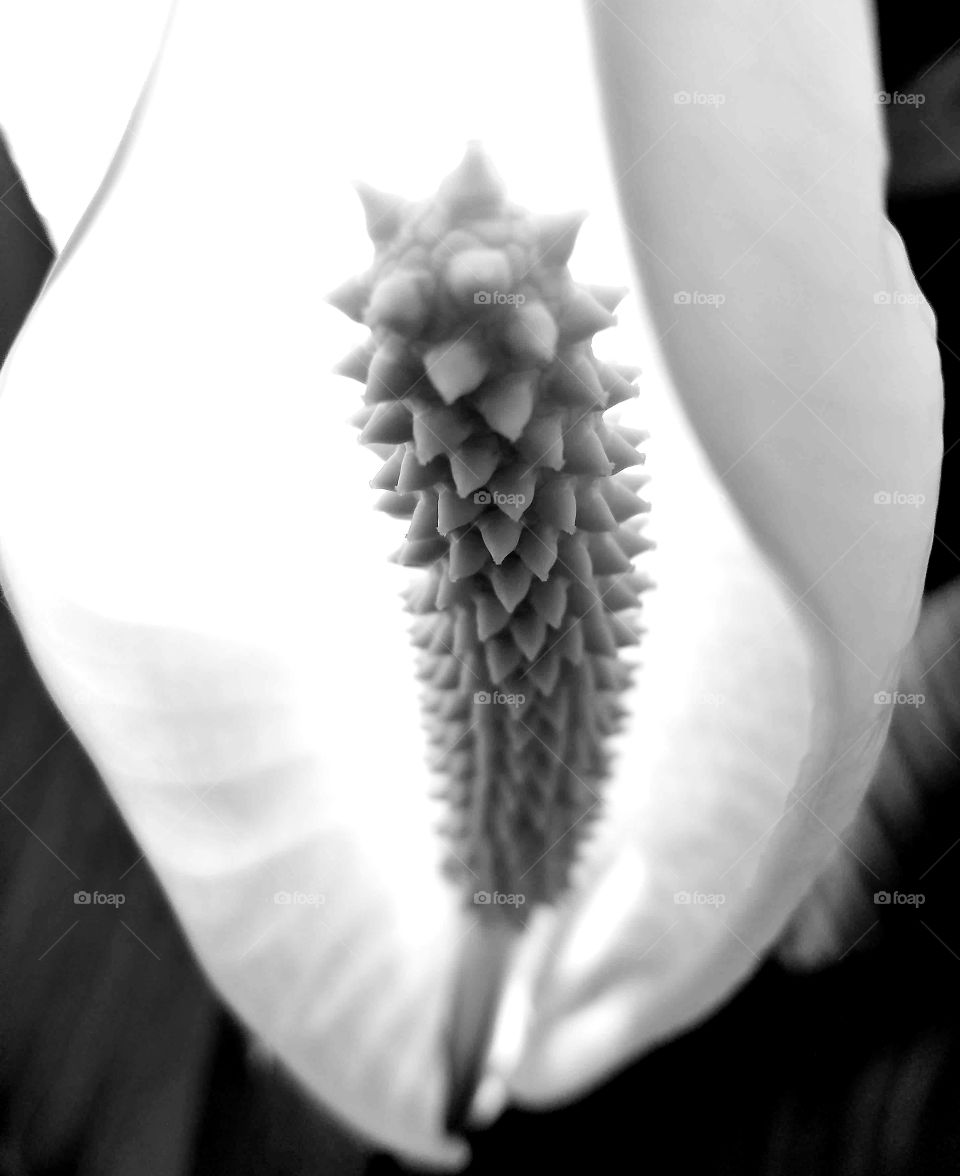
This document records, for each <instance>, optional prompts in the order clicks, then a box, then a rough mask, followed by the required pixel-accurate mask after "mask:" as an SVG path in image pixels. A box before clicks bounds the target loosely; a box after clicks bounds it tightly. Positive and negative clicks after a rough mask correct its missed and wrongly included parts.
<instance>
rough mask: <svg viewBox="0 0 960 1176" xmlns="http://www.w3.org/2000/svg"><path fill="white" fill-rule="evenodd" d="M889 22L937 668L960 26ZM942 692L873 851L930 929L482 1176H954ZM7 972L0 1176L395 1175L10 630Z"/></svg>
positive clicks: (548, 1123)
mask: <svg viewBox="0 0 960 1176" xmlns="http://www.w3.org/2000/svg"><path fill="white" fill-rule="evenodd" d="M879 20H880V30H881V49H882V64H883V73H884V86H885V88H886V89H887V90H888V91H894V90H899V91H901V92H910V93H913V92H920V93H923V94H924V95H925V97H926V99H927V100H926V102H925V103H924V104H923V105H922V106H919V107H917V106H897V107H894V106H891V107H889V108H888V109H887V114H888V118H889V132H890V138H891V144H892V150H893V161H892V168H891V177H890V215H891V218H892V220H893V221H894V223H895V225H896V226H897V228H898V229H899V231H900V232H901V234H902V235H903V237H904V239H905V241H906V244H907V248H908V250H909V253H910V257H911V261H912V263H913V267H914V270H915V273H916V274H917V277H918V280H919V281H920V284H921V286H922V288H923V290H924V293H925V294H926V295H927V297H928V298H929V300H930V302H931V304H932V305H933V307H934V309H935V311H936V313H937V317H938V320H939V341H940V347H941V356H942V361H943V368H944V375H945V380H946V421H945V431H946V441H945V445H946V456H945V459H944V467H943V475H944V481H943V487H944V489H943V495H942V498H941V504H940V510H939V512H938V516H937V528H936V530H937V538H936V540H935V543H934V550H933V553H932V557H931V563H930V571H929V576H928V589H929V590H930V592H931V595H930V597H929V611H928V613H927V615H926V616H925V619H924V624H923V625H922V626H921V633H920V636H919V638H918V641H919V649H920V655H919V656H918V661H917V664H918V665H922V666H924V667H926V666H929V665H930V663H932V662H933V661H934V660H935V659H936V658H937V657H940V656H941V654H942V653H943V652H944V651H946V650H948V648H949V647H950V645H951V643H952V642H953V641H954V640H955V639H957V638H960V588H958V585H957V584H955V583H953V581H954V580H955V578H956V577H957V575H958V572H960V567H958V564H960V557H958V554H956V553H960V534H958V529H960V519H958V518H957V517H955V516H954V513H953V511H952V503H953V501H954V494H953V493H952V492H953V490H954V488H955V487H954V484H955V482H956V480H957V470H958V465H957V463H958V461H960V447H956V448H955V446H957V442H958V440H960V402H958V377H960V317H958V314H957V312H956V310H955V307H954V300H953V293H954V289H955V287H956V286H957V284H958V281H960V247H956V248H955V246H957V245H958V241H960V27H954V26H956V25H957V21H956V20H950V19H948V17H947V16H946V15H945V14H944V12H941V11H940V10H939V9H937V8H935V7H934V6H933V5H929V4H913V5H909V6H906V5H902V4H894V3H882V4H880V6H879ZM0 122H2V112H0ZM0 193H2V196H0V357H2V356H3V355H5V354H6V351H7V349H8V347H9V345H10V343H11V341H12V339H13V337H14V335H15V333H16V331H17V329H18V327H19V325H20V323H21V322H22V321H23V318H24V316H25V314H26V312H27V310H28V309H29V306H30V304H31V302H32V301H33V298H34V297H35V295H36V292H37V290H38V288H39V285H40V283H41V282H42V280H43V276H44V274H45V273H46V270H47V268H48V267H49V265H50V262H51V261H52V252H51V249H50V245H49V242H48V241H47V238H46V234H45V232H44V229H43V225H42V223H41V222H40V221H39V219H38V218H37V216H36V213H35V212H34V210H33V208H32V205H31V204H30V200H29V197H28V194H27V192H26V191H25V189H24V186H23V184H22V183H21V182H20V180H19V177H18V176H17V174H16V172H15V170H14V168H13V165H12V164H11V162H10V160H9V156H8V155H7V153H6V150H5V149H4V148H2V145H0ZM51 427H56V424H55V422H52V423H51ZM936 589H939V591H934V590H936ZM907 685H908V683H905V688H906V686H907ZM923 687H924V689H925V691H926V692H927V694H928V696H932V705H930V704H928V706H927V707H926V708H925V712H924V713H925V717H926V727H925V728H924V730H925V731H926V732H927V733H926V734H925V733H924V730H921V729H920V727H921V726H923V724H919V723H918V721H917V720H916V718H915V717H914V716H909V715H905V714H904V715H903V716H901V714H900V711H906V710H907V709H908V708H898V713H897V716H896V718H895V721H894V729H893V733H892V736H891V741H890V745H889V747H888V754H887V757H886V760H885V764H884V767H883V769H882V770H881V772H880V774H879V776H878V779H877V781H876V782H875V784H874V787H873V789H872V791H871V796H870V801H869V805H868V810H869V812H868V816H869V817H870V818H871V822H870V829H869V830H868V832H867V833H866V834H865V835H864V838H863V842H862V844H858V854H859V856H860V857H861V858H863V860H864V862H865V868H867V869H869V870H870V872H871V873H872V876H873V877H876V876H878V875H880V874H882V877H883V880H884V885H885V886H886V888H888V889H894V888H895V887H897V886H899V888H900V889H901V890H906V891H909V890H910V889H917V890H923V891H924V892H925V894H926V896H927V902H926V904H925V906H924V908H923V910H922V912H918V911H916V910H915V909H913V908H907V909H904V908H902V907H892V906H891V907H872V908H870V910H869V918H867V916H864V915H863V913H862V911H861V914H860V916H859V917H858V916H857V915H855V914H854V915H851V914H850V913H849V912H845V911H844V909H843V904H842V903H835V904H834V907H833V908H831V909H832V911H833V914H832V916H831V917H833V918H834V919H835V922H836V927H835V932H836V938H837V950H836V952H835V955H836V956H837V958H838V961H839V962H836V963H833V964H832V966H830V967H828V968H826V969H824V970H822V971H818V972H813V973H803V972H796V971H789V970H787V969H785V968H784V967H782V966H781V965H780V964H779V963H778V962H777V961H776V959H771V960H770V961H768V962H767V964H766V965H765V966H764V967H763V968H762V969H761V970H760V971H759V973H758V974H757V975H756V976H755V978H754V979H753V980H752V982H751V983H750V984H749V985H747V987H745V988H744V989H743V990H742V991H741V992H740V993H739V994H738V995H737V996H736V997H735V999H734V1000H733V1001H732V1002H731V1003H730V1004H728V1005H727V1006H726V1007H725V1008H724V1009H723V1010H722V1011H721V1012H720V1013H719V1014H717V1015H715V1016H714V1017H713V1018H711V1019H710V1020H709V1021H708V1022H706V1023H705V1024H704V1025H702V1026H700V1027H698V1028H696V1029H695V1030H693V1031H691V1032H689V1033H687V1034H685V1035H684V1036H682V1037H680V1038H678V1039H676V1040H674V1041H672V1042H671V1043H670V1044H669V1045H667V1046H665V1047H664V1048H662V1049H659V1050H657V1051H656V1052H654V1053H652V1054H650V1055H648V1056H647V1057H645V1058H644V1059H642V1060H641V1061H640V1062H638V1063H637V1064H635V1065H634V1066H632V1067H630V1068H629V1069H627V1070H626V1071H624V1072H623V1073H621V1074H620V1075H618V1076H617V1077H616V1078H615V1079H613V1080H612V1081H610V1082H609V1083H607V1084H606V1085H605V1086H603V1087H601V1088H600V1089H598V1090H596V1091H595V1092H594V1093H592V1094H591V1095H589V1096H588V1097H587V1098H584V1099H582V1100H581V1101H579V1102H578V1103H576V1104H574V1105H572V1106H569V1107H566V1108H563V1109H560V1110H556V1111H553V1112H551V1113H549V1114H529V1113H524V1112H521V1111H518V1110H515V1111H511V1112H509V1113H508V1114H506V1115H505V1116H504V1117H503V1118H502V1119H501V1120H500V1121H499V1122H498V1123H497V1124H495V1125H494V1127H493V1128H491V1129H490V1130H488V1131H485V1132H483V1133H480V1134H478V1135H477V1136H476V1137H475V1138H474V1139H473V1145H474V1152H475V1159H474V1163H473V1165H472V1168H471V1171H473V1172H476V1173H486V1172H488V1171H489V1172H496V1171H498V1170H499V1171H503V1170H515V1169H516V1168H518V1167H521V1166H523V1167H526V1166H527V1165H532V1166H535V1167H542V1168H545V1169H548V1170H549V1169H552V1168H553V1167H555V1166H556V1167H570V1168H574V1169H578V1170H579V1169H581V1168H587V1167H589V1168H592V1169H602V1170H604V1171H620V1170H631V1171H632V1170H635V1169H645V1170H647V1171H650V1172H661V1171H667V1170H670V1171H674V1170H676V1171H690V1172H698V1173H717V1174H727V1173H729V1174H731V1176H732V1174H734V1173H736V1174H738V1176H750V1174H754V1173H756V1174H759V1173H764V1174H767V1173H777V1174H784V1176H793V1174H796V1176H819V1174H821V1173H844V1174H861V1173H862V1174H863V1176H877V1174H883V1173H914V1172H920V1173H931V1174H933V1173H937V1174H939V1173H946V1172H952V1171H955V1170H958V1169H960V1114H958V1107H960V1016H958V1012H957V995H956V994H957V992H958V987H960V986H958V981H960V912H958V903H957V898H956V896H960V887H958V885H957V882H958V880H960V849H958V850H957V851H956V852H952V850H953V846H954V843H955V842H956V841H957V840H960V800H958V799H957V789H956V787H955V785H956V782H957V781H956V777H957V775H958V768H960V759H958V758H957V754H955V752H956V753H960V722H958V720H957V718H956V711H957V710H958V709H960V708H958V706H957V704H956V703H955V702H954V699H956V698H957V696H958V694H960V654H958V653H957V651H956V650H953V651H952V652H950V653H947V655H946V656H944V657H942V660H941V661H940V662H939V663H938V666H937V671H936V675H931V676H926V677H924V680H923ZM931 728H932V729H933V730H932V732H931ZM931 735H932V736H933V737H934V738H935V739H936V743H935V744H934V743H932V742H931ZM120 879H122V884H120V882H119V881H118V880H120ZM861 881H862V883H863V885H864V887H866V888H867V889H870V888H872V884H871V878H870V877H869V876H867V875H866V874H865V875H864V877H863V878H862V879H861ZM79 889H86V890H94V889H99V890H101V891H108V892H109V891H111V890H115V889H122V890H123V891H124V892H125V893H126V895H127V902H126V905H125V907H124V908H123V909H122V910H121V911H119V912H118V911H115V910H114V909H113V908H96V909H94V908H89V907H76V906H75V905H74V904H73V892H74V891H75V890H79ZM81 916H82V917H81ZM132 929H135V930H132ZM0 949H2V957H0V1176H107V1174H109V1176H127V1174H130V1176H133V1174H137V1176H144V1174H145V1176H193V1174H196V1176H221V1174H222V1176H228V1174H229V1176H308V1174H310V1176H313V1174H321V1173H332V1174H334V1176H353V1174H359V1173H364V1172H369V1173H370V1174H371V1176H375V1174H376V1173H381V1174H385V1173H388V1172H397V1171H400V1170H401V1169H399V1168H398V1166H397V1165H396V1164H395V1162H394V1161H393V1160H392V1159H391V1158H390V1157H387V1156H382V1155H380V1156H373V1155H371V1154H370V1153H369V1151H368V1150H367V1149H366V1148H365V1146H363V1145H361V1144H360V1143H358V1142H357V1141H356V1140H354V1139H353V1138H352V1137H351V1136H350V1135H349V1134H348V1133H347V1132H346V1131H345V1130H344V1129H343V1128H342V1127H340V1126H339V1125H337V1124H335V1123H334V1122H333V1121H331V1120H330V1119H329V1118H328V1117H327V1116H326V1115H324V1114H323V1113H322V1112H321V1111H320V1110H319V1109H318V1108H317V1107H316V1106H315V1105H313V1104H312V1103H311V1102H310V1101H309V1100H308V1099H307V1098H306V1097H305V1096H304V1095H303V1094H302V1093H301V1092H300V1091H299V1090H298V1089H296V1088H295V1086H294V1085H293V1084H292V1083H291V1082H290V1081H289V1080H288V1079H287V1078H286V1076H285V1075H284V1074H283V1073H282V1072H281V1071H280V1070H279V1069H278V1068H276V1067H275V1066H274V1065H272V1064H271V1063H269V1062H268V1061H265V1060H264V1059H263V1058H262V1057H260V1056H259V1055H257V1054H256V1053H255V1051H254V1050H253V1049H252V1048H251V1045H250V1043H249V1040H248V1038H247V1035H246V1034H245V1033H244V1032H243V1031H242V1030H241V1029H239V1027H238V1026H237V1025H236V1024H235V1023H234V1022H233V1020H232V1018H231V1017H230V1016H229V1015H227V1014H226V1012H225V1011H224V1010H223V1009H222V1007H221V1005H220V1003H219V1001H218V1000H217V998H216V997H215V996H214V995H213V994H212V992H211V991H210V989H209V987H208V986H207V984H206V982H205V980H204V979H203V978H202V977H201V975H200V974H199V972H198V970H197V968H196V967H195V965H194V964H193V962H192V960H191V958H190V955H189V953H188V951H187V949H186V947H185V945H184V943H183V940H182V937H181V935H180V933H179V930H178V928H177V926H176V924H175V922H174V920H173V918H172V916H171V914H170V912H169V910H168V908H167V906H166V903H165V901H164V899H163V897H162V895H161V894H160V892H159V889H158V887H157V885H156V883H155V881H154V879H153V877H152V875H151V873H150V871H149V869H148V867H147V866H146V864H145V863H144V862H143V861H140V860H139V852H138V850H137V848H136V846H135V845H134V844H133V843H132V841H131V839H130V837H129V835H128V834H127V832H126V830H125V828H124V827H123V825H122V823H121V821H120V819H119V817H118V816H117V814H116V812H115V811H114V809H113V806H112V804H111V802H110V801H109V799H108V798H107V796H106V793H105V791H104V789H103V786H102V784H101V783H100V781H99V779H98V778H97V775H96V772H95V771H94V770H93V768H92V767H91V765H90V763H89V761H88V760H87V758H86V756H85V755H84V753H83V751H82V750H81V748H80V747H79V745H78V744H77V742H76V740H75V739H74V737H73V736H72V734H71V733H70V732H69V731H68V730H67V729H66V725H65V723H64V721H63V719H62V718H61V716H60V715H59V713H58V712H57V711H56V709H55V708H54V707H53V705H52V704H51V703H50V701H49V699H48V698H47V696H46V693H45V691H44V689H43V687H42V686H41V684H40V683H39V681H38V679H37V677H36V675H35V673H34V672H33V669H32V667H31V665H30V663H29V661H28V659H27V658H26V655H25V653H24V650H23V646H22V644H21V641H20V638H19V634H18V633H17V631H16V629H15V627H14V624H13V622H12V618H11V616H10V614H9V611H8V610H7V609H6V608H2V609H0ZM840 957H842V958H840Z"/></svg>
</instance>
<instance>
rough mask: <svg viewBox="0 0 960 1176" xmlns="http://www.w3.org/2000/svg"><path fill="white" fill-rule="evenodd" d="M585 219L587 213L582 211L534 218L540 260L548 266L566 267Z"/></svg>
mask: <svg viewBox="0 0 960 1176" xmlns="http://www.w3.org/2000/svg"><path fill="white" fill-rule="evenodd" d="M586 219H587V213H586V211H585V210H583V209H578V210H576V211H575V212H561V213H549V214H547V215H545V216H538V217H536V218H535V223H536V229H537V239H538V243H539V252H540V258H541V260H542V261H544V262H547V263H548V264H550V265H566V264H567V262H568V261H569V260H570V255H571V253H573V247H574V245H576V243H577V234H578V233H579V232H580V229H581V228H582V227H583V222H584V221H585V220H586Z"/></svg>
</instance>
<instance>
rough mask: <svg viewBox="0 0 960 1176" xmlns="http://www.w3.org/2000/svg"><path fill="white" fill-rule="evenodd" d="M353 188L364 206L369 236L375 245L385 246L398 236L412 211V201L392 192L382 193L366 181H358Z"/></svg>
mask: <svg viewBox="0 0 960 1176" xmlns="http://www.w3.org/2000/svg"><path fill="white" fill-rule="evenodd" d="M353 186H354V188H355V189H356V192H357V195H358V196H359V197H360V203H361V204H362V205H363V213H364V216H365V217H366V220H367V236H368V237H369V238H370V240H371V241H372V242H373V243H374V244H375V245H385V244H386V243H387V242H388V241H391V240H392V239H393V238H394V237H395V236H396V234H397V230H398V229H399V228H400V224H401V222H402V220H403V218H404V216H405V215H406V213H407V212H408V210H409V209H410V201H409V200H407V199H405V198H404V197H403V196H395V195H393V193H391V192H382V191H381V190H380V189H379V188H374V187H373V185H372V184H368V183H367V182H366V181H365V180H356V181H355V182H354V185H353Z"/></svg>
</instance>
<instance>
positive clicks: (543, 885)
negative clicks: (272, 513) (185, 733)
mask: <svg viewBox="0 0 960 1176" xmlns="http://www.w3.org/2000/svg"><path fill="white" fill-rule="evenodd" d="M363 198H364V207H365V209H366V212H367V220H368V226H369V230H370V233H371V236H372V237H374V240H375V242H377V249H376V251H375V260H374V263H373V265H372V267H371V269H370V270H369V272H368V273H367V274H365V275H363V276H362V277H361V278H358V279H357V280H356V281H355V282H352V283H351V282H347V283H344V285H343V286H342V287H341V288H340V289H339V290H338V291H337V292H335V298H334V300H333V301H334V305H337V306H339V307H340V309H341V310H343V311H344V313H346V314H349V315H351V317H354V318H356V317H358V316H359V317H360V318H361V321H363V322H365V323H366V324H367V326H369V327H370V329H371V337H370V339H369V340H368V342H367V343H366V344H365V345H363V346H362V347H360V348H356V349H355V350H354V351H353V352H351V354H350V355H349V356H347V357H346V358H345V359H344V360H343V361H342V362H341V364H340V367H339V369H338V370H339V371H340V372H341V373H343V374H345V375H350V376H352V377H353V378H355V379H358V380H363V381H365V390H364V396H363V406H362V409H361V411H360V412H358V413H357V414H356V416H355V418H354V424H355V425H356V426H357V428H359V429H360V430H361V434H360V439H361V441H362V442H363V443H364V444H366V445H368V446H369V447H370V448H371V449H372V450H373V451H374V452H376V453H378V454H381V455H382V456H383V458H384V464H383V466H382V468H381V469H380V471H379V473H378V474H377V475H376V476H375V477H374V478H373V479H372V481H371V486H372V487H373V488H374V489H376V490H377V491H379V492H380V498H379V499H378V501H377V507H378V508H379V509H380V510H383V511H385V512H386V513H388V514H389V515H391V516H393V517H396V518H397V519H401V520H404V521H405V526H406V533H405V537H404V541H403V543H402V544H401V545H400V547H399V548H398V549H397V551H395V552H394V553H393V556H392V558H393V559H394V560H395V561H396V562H397V563H399V564H401V565H402V566H404V567H409V568H419V569H423V570H422V571H421V573H420V579H419V580H418V581H417V582H416V583H415V584H414V586H413V587H412V588H411V591H410V592H409V593H408V594H407V596H406V604H407V609H408V611H409V612H410V613H411V614H412V615H413V616H414V618H415V623H414V626H413V628H412V630H411V639H412V642H413V644H414V646H415V647H416V649H417V651H418V652H417V678H418V679H419V681H420V682H421V683H422V690H423V703H422V709H423V714H424V717H425V720H426V728H427V731H428V736H429V740H428V742H429V747H430V749H431V750H432V757H431V759H430V761H429V762H430V763H431V766H432V770H433V771H435V772H436V773H438V774H439V776H440V777H441V779H442V781H443V784H442V791H443V794H444V795H445V796H446V799H447V802H448V819H447V821H446V836H447V837H448V838H450V840H451V842H452V852H451V855H450V858H449V861H448V865H447V870H446V872H447V873H448V874H449V876H451V877H453V878H456V879H457V881H458V883H459V884H460V886H461V887H462V888H463V893H464V897H465V901H467V902H469V903H471V905H472V908H473V913H474V915H475V916H476V917H477V918H478V919H479V920H480V921H481V923H482V924H484V925H497V926H500V925H501V924H502V923H504V922H505V923H506V924H508V925H510V926H513V927H520V926H522V925H523V923H524V921H525V919H526V918H527V917H528V914H529V912H530V910H531V908H532V907H533V906H534V905H535V904H537V903H543V902H552V901H554V900H555V899H557V898H558V897H559V896H560V895H561V893H562V892H563V890H564V888H565V886H566V885H567V880H568V876H569V873H570V870H571V868H572V865H573V863H574V862H575V860H576V858H577V853H578V849H579V846H580V843H581V842H582V841H583V838H584V836H585V835H586V834H585V830H587V829H588V827H589V826H590V825H591V824H592V822H593V820H594V818H595V816H596V813H595V809H596V796H597V790H598V789H599V788H600V787H601V786H602V783H603V780H604V778H605V777H606V775H607V774H608V771H609V766H610V753H609V749H608V747H607V743H608V741H609V739H610V738H611V737H612V736H613V735H614V734H616V732H617V731H618V730H619V729H620V726H621V725H622V721H623V719H624V716H625V710H624V708H623V706H622V705H621V699H622V696H623V692H624V691H625V690H626V689H627V687H628V686H629V684H630V677H631V674H630V668H629V663H628V660H627V657H626V656H625V654H626V651H629V650H630V647H631V646H632V645H635V644H636V642H637V640H638V628H637V626H636V624H635V623H634V621H633V619H632V618H633V616H634V614H635V613H636V610H637V608H638V606H639V604H640V597H641V595H642V593H643V592H644V591H645V589H646V588H647V587H648V580H647V579H646V578H645V577H643V576H642V575H640V574H638V573H637V572H635V571H634V569H633V564H632V560H633V559H634V557H636V556H638V555H640V554H641V553H643V552H644V551H646V550H648V549H649V548H650V546H651V544H650V542H649V540H647V539H646V538H645V536H643V535H642V534H641V533H640V531H639V529H638V525H637V524H638V516H640V518H641V519H642V516H643V514H644V512H645V511H646V509H647V504H646V503H644V502H643V500H642V499H640V498H639V497H638V494H637V491H638V489H639V488H640V486H641V485H642V484H643V481H644V480H645V479H644V477H643V476H642V475H640V476H639V477H638V476H637V473H636V471H635V469H634V467H636V466H637V465H639V464H641V463H642V460H643V459H642V457H641V456H640V455H639V454H638V452H637V449H636V445H637V444H638V442H640V441H641V440H643V437H644V434H641V433H639V432H637V431H636V430H631V429H628V428H625V427H624V426H622V425H620V424H618V423H617V422H615V421H611V420H609V419H605V414H606V412H607V409H609V408H610V407H611V406H613V405H616V404H619V403H621V402H622V401H624V400H626V399H628V398H629V397H631V396H633V395H635V393H636V388H635V387H634V385H633V383H632V381H633V379H634V378H635V376H636V374H637V373H636V369H634V368H628V367H622V366H616V365H612V364H606V363H603V362H601V361H600V360H598V359H597V357H596V356H595V355H594V353H593V349H592V345H591V343H592V338H593V336H594V335H595V334H596V332H598V331H602V330H605V329H606V328H608V327H610V326H612V325H613V323H614V322H615V319H614V315H613V312H614V310H615V308H616V306H617V305H618V304H619V302H620V301H621V300H622V298H623V297H624V295H625V293H626V291H625V290H623V289H622V288H618V287H611V286H581V285H578V284H577V283H575V282H574V281H573V279H572V278H571V276H570V273H569V270H568V269H567V264H566V263H567V260H568V259H569V257H570V254H571V252H572V250H573V247H574V244H575V241H576V237H577V233H578V231H579V228H580V225H581V224H582V222H583V218H584V214H583V213H581V212H577V213H573V214H568V215H560V216H557V215H552V214H551V215H549V216H535V215H532V214H530V213H527V212H524V211H523V210H522V209H519V208H517V207H516V206H514V205H511V204H508V203H507V201H506V199H505V196H504V191H503V185H502V183H501V181H500V179H499V177H498V176H497V174H496V172H495V171H494V169H493V167H492V165H491V164H490V161H489V160H488V159H487V157H486V155H485V153H484V152H483V151H482V149H481V148H480V147H479V145H477V144H471V145H470V147H469V148H468V150H467V153H466V155H465V157H464V159H463V160H462V161H461V163H460V165H459V166H458V167H457V169H456V170H455V171H454V172H453V174H452V175H451V176H449V177H448V178H447V179H446V180H445V181H444V182H443V184H442V185H441V187H440V189H439V192H438V194H437V196H436V197H435V198H434V199H433V200H432V201H430V200H428V201H424V202H420V203H418V204H415V205H414V204H410V203H408V202H407V201H405V200H403V199H402V198H401V197H394V196H386V195H385V194H384V193H381V192H378V191H376V190H374V189H364V197H363ZM624 471H625V472H624ZM631 471H633V472H631ZM426 750H427V748H426V747H425V752H426ZM471 999H472V998H471ZM482 1003H483V1002H482V1001H481V1004H482Z"/></svg>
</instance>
